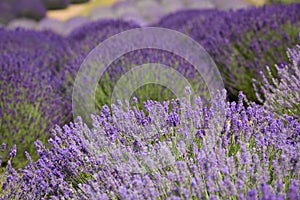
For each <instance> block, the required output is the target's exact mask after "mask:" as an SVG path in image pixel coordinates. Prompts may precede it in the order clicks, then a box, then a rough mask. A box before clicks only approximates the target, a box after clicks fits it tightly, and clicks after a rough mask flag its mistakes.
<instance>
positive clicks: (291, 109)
mask: <svg viewBox="0 0 300 200" xmlns="http://www.w3.org/2000/svg"><path fill="white" fill-rule="evenodd" d="M288 57H289V59H290V63H289V64H287V65H281V66H278V65H276V66H275V67H276V69H277V71H278V78H275V77H273V76H272V74H271V72H270V69H269V67H267V70H268V73H269V74H268V75H269V76H268V77H269V78H267V77H266V76H265V75H263V85H262V86H261V93H257V98H258V99H259V100H260V102H261V103H264V105H265V106H266V107H267V108H269V109H271V110H273V111H274V112H277V113H278V114H281V115H282V114H288V115H295V116H296V117H298V118H299V117H300V69H299V66H300V46H297V47H296V48H295V49H290V50H288ZM254 82H256V80H255V81H254ZM254 88H257V84H256V85H255V84H254ZM260 94H263V97H262V96H261V95H260ZM262 98H263V99H265V101H264V100H263V99H262Z"/></svg>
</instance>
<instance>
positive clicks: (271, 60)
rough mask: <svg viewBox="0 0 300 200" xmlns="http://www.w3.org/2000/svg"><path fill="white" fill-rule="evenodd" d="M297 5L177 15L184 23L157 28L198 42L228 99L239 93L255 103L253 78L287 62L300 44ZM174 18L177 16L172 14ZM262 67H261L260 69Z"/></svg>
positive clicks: (166, 22) (167, 23) (164, 21)
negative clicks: (218, 74) (290, 50)
mask: <svg viewBox="0 0 300 200" xmlns="http://www.w3.org/2000/svg"><path fill="white" fill-rule="evenodd" d="M299 11H300V4H299V3H298V4H290V5H281V4H279V5H268V6H263V7H260V8H249V9H241V10H238V11H229V12H225V11H218V10H212V11H198V13H197V11H194V12H195V13H194V14H190V13H188V12H179V13H178V15H179V17H181V18H182V19H186V20H182V22H183V23H181V21H179V23H177V17H174V20H172V18H171V17H172V15H171V17H170V18H163V19H162V20H161V22H160V23H158V24H157V26H163V27H166V28H172V29H175V30H178V31H180V32H183V33H185V34H188V35H189V36H191V37H192V38H194V39H195V40H196V41H198V42H199V43H200V44H201V45H202V46H203V47H204V48H205V49H206V50H207V51H208V52H209V54H210V55H211V56H212V57H213V58H214V60H215V62H216V64H217V65H218V67H219V70H220V72H221V73H222V76H223V79H224V81H225V85H226V88H227V89H228V92H229V97H230V98H231V99H236V97H237V94H238V91H239V90H242V91H244V92H245V94H247V97H248V98H249V99H250V100H256V95H255V92H254V89H253V87H252V78H258V79H261V78H262V77H261V76H260V73H259V72H260V71H261V70H263V71H264V68H262V67H263V66H266V65H269V66H271V67H270V69H271V71H272V73H273V75H275V68H274V67H273V66H274V65H275V64H277V63H284V62H287V61H288V58H287V56H286V54H284V53H283V52H285V50H286V49H287V48H288V47H293V46H295V45H296V44H297V43H298V42H299V40H298V39H299V38H298V33H299V32H300V25H299V24H300V23H299V22H300V15H299V13H300V12H299ZM174 15H175V16H176V14H174ZM259 66H261V67H259Z"/></svg>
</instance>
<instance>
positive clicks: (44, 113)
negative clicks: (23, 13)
mask: <svg viewBox="0 0 300 200" xmlns="http://www.w3.org/2000/svg"><path fill="white" fill-rule="evenodd" d="M0 49H1V50H0V60H1V65H0V70H1V74H0V90H1V93H0V99H1V101H0V140H1V143H2V142H4V143H6V144H7V148H6V149H10V148H11V147H12V145H14V144H17V147H18V149H19V152H18V155H17V159H16V160H15V162H14V163H13V165H14V166H16V167H20V166H22V165H24V161H26V158H25V157H24V151H25V150H26V151H28V152H30V153H33V152H34V146H33V142H34V141H35V140H36V139H38V138H39V139H41V140H42V141H46V140H47V138H48V137H49V134H48V132H49V131H50V130H51V129H52V128H53V126H54V125H55V124H60V125H62V124H64V123H66V122H68V121H70V117H71V113H70V109H71V106H70V100H69V99H67V96H66V94H64V90H65V89H64V87H66V85H65V84H66V78H65V77H66V76H67V71H65V68H64V65H65V64H66V63H67V62H68V59H70V58H69V57H71V56H72V55H73V54H72V51H71V49H70V47H69V44H68V42H66V40H65V39H64V38H62V37H60V36H57V35H54V34H51V33H47V32H43V33H42V32H41V33H38V32H34V31H25V30H15V31H7V30H4V29H1V30H0ZM0 155H1V156H2V158H1V159H2V161H3V164H5V163H6V162H7V160H8V158H9V154H8V152H7V151H4V152H1V153H0Z"/></svg>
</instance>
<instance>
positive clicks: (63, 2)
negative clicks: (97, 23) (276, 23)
mask: <svg viewBox="0 0 300 200" xmlns="http://www.w3.org/2000/svg"><path fill="white" fill-rule="evenodd" d="M274 1H276V0H1V1H0V26H6V27H8V28H16V27H23V28H29V29H36V30H46V29H50V30H52V31H54V32H56V33H60V34H63V35H66V34H69V33H70V32H72V30H73V29H74V28H77V27H79V26H81V25H82V24H84V23H87V22H89V21H94V20H99V19H105V18H110V19H120V18H122V19H123V20H125V21H134V22H136V23H138V24H139V25H141V26H146V25H151V23H155V22H157V21H158V19H160V18H161V17H162V16H163V15H166V14H169V13H172V12H175V11H178V10H183V9H211V8H217V9H220V10H229V9H239V8H244V7H248V6H261V5H263V4H265V3H269V2H274ZM286 1H287V2H290V1H291V0H286ZM281 2H282V0H281Z"/></svg>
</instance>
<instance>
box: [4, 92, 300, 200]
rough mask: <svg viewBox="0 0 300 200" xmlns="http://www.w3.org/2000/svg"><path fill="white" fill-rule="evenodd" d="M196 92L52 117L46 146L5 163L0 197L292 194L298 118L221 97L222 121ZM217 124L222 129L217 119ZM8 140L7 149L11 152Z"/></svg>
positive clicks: (218, 101) (294, 190)
mask: <svg viewBox="0 0 300 200" xmlns="http://www.w3.org/2000/svg"><path fill="white" fill-rule="evenodd" d="M215 97H216V98H215V99H213V100H212V106H211V107H209V108H207V107H205V105H204V104H203V103H202V102H201V99H200V98H198V99H197V100H196V102H195V104H190V103H189V101H187V100H186V99H182V100H181V101H178V100H177V101H171V102H169V103H171V105H172V108H171V109H169V108H168V102H164V103H159V102H153V101H147V102H145V108H146V110H147V113H143V112H141V111H139V110H138V108H137V107H130V106H129V105H128V104H127V109H125V110H122V109H121V108H120V105H118V106H112V110H110V109H109V108H108V106H104V107H103V109H102V111H101V113H100V115H99V116H94V117H93V121H94V123H93V127H92V128H88V127H87V126H86V125H85V124H83V123H82V122H81V120H80V119H77V120H76V122H74V123H70V124H69V125H65V126H64V127H63V128H60V127H56V129H55V130H53V132H52V134H53V139H50V140H49V145H50V146H49V147H47V146H44V145H43V144H42V143H41V142H40V141H36V142H35V145H36V148H37V151H38V153H39V155H40V159H39V160H38V161H37V162H33V161H32V160H31V158H30V156H29V155H28V154H27V157H28V159H29V164H28V165H27V166H26V167H25V168H24V169H21V170H20V171H19V173H18V172H17V171H15V170H14V169H13V168H12V167H11V164H10V162H11V160H9V162H8V167H7V170H6V172H5V175H6V177H7V179H6V180H5V181H4V183H3V184H2V189H3V192H2V197H3V198H4V199H11V198H24V199H32V198H50V199H60V198H66V199H99V198H100V199H141V198H144V199H220V198H226V199H257V198H259V199H298V198H300V196H299V178H300V177H299V169H300V166H299V165H300V163H299V152H300V151H299V144H300V143H299V139H298V140H296V139H295V137H294V136H296V135H297V134H299V131H300V129H299V127H300V126H299V125H300V124H299V120H297V119H295V118H293V117H290V116H289V117H288V116H286V120H287V121H288V122H289V123H287V124H286V123H284V121H282V120H281V119H278V118H276V117H275V115H274V113H272V112H270V111H267V110H266V109H265V108H264V107H263V106H259V105H256V104H253V105H251V106H248V107H245V105H246V104H245V103H243V102H244V101H246V99H245V97H244V95H243V94H242V93H240V95H239V101H238V102H237V103H235V102H232V103H229V102H228V103H226V105H225V107H226V121H225V123H224V122H222V120H221V118H220V115H219V114H218V113H217V112H215V111H216V110H217V109H216V108H217V107H218V106H220V105H223V104H225V101H224V100H225V98H226V93H224V92H223V93H222V94H218V95H216V96H215ZM220 128H221V129H220ZM14 151H15V150H14V149H12V151H11V155H12V158H11V159H12V160H13V159H14V158H13V156H14V154H15V153H14Z"/></svg>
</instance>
